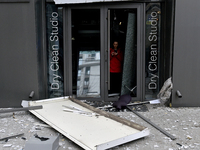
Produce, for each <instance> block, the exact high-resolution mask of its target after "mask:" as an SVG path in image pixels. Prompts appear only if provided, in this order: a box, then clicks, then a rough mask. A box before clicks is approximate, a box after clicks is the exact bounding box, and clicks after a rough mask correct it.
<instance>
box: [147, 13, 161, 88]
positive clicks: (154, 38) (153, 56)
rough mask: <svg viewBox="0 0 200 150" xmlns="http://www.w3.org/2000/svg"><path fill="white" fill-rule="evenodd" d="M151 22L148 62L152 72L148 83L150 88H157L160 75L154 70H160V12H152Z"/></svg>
mask: <svg viewBox="0 0 200 150" xmlns="http://www.w3.org/2000/svg"><path fill="white" fill-rule="evenodd" d="M149 22H150V23H151V31H150V33H149V36H148V40H149V42H151V43H152V44H151V45H150V58H149V59H150V61H149V63H148V70H149V72H150V75H151V77H150V82H149V84H148V88H149V89H151V90H152V89H153V90H155V89H157V81H158V78H159V77H158V76H157V75H155V74H154V72H157V71H158V43H157V42H158V14H157V12H152V13H151V18H150V20H149Z"/></svg>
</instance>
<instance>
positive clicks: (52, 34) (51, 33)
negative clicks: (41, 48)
mask: <svg viewBox="0 0 200 150" xmlns="http://www.w3.org/2000/svg"><path fill="white" fill-rule="evenodd" d="M46 27H47V28H46V33H47V34H46V36H47V37H46V39H47V76H48V83H47V86H48V96H49V97H50V98H52V97H59V96H63V93H64V89H63V17H62V8H60V7H57V6H56V5H55V4H49V3H47V4H46Z"/></svg>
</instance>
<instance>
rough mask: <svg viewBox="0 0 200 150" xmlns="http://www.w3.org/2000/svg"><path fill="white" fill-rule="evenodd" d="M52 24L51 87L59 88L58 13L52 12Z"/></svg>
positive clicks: (50, 38) (50, 37)
mask: <svg viewBox="0 0 200 150" xmlns="http://www.w3.org/2000/svg"><path fill="white" fill-rule="evenodd" d="M50 24H51V28H52V31H51V33H50V36H49V40H50V42H52V43H53V44H52V47H51V51H52V52H51V62H50V70H51V71H52V72H53V80H52V83H51V89H59V87H60V86H59V78H61V77H60V76H59V75H58V70H59V37H58V13H57V12H52V14H51V18H50Z"/></svg>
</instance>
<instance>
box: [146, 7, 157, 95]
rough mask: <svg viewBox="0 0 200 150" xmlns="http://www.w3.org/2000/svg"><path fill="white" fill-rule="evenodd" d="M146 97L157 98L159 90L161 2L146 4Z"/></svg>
mask: <svg viewBox="0 0 200 150" xmlns="http://www.w3.org/2000/svg"><path fill="white" fill-rule="evenodd" d="M145 52H146V56H145V57H146V58H145V98H146V99H152V98H156V97H157V94H158V92H159V77H160V70H161V68H160V53H161V4H160V3H147V5H146V39H145Z"/></svg>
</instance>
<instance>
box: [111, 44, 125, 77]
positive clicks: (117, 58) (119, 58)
mask: <svg viewBox="0 0 200 150" xmlns="http://www.w3.org/2000/svg"><path fill="white" fill-rule="evenodd" d="M112 52H114V49H113V48H110V72H112V73H120V72H122V65H123V63H122V62H123V53H122V51H121V50H120V48H119V49H117V53H118V54H117V55H113V56H112V55H111V54H112Z"/></svg>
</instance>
